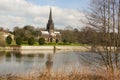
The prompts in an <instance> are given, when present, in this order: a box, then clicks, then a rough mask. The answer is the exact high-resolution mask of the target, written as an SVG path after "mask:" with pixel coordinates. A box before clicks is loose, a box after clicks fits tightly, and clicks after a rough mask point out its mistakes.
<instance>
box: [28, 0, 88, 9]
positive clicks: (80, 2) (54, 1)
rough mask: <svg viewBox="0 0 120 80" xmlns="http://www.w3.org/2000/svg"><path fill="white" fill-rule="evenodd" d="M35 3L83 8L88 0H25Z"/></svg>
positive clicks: (86, 5)
mask: <svg viewBox="0 0 120 80" xmlns="http://www.w3.org/2000/svg"><path fill="white" fill-rule="evenodd" d="M27 1H29V2H32V3H33V4H37V5H42V6H45V5H49V6H58V7H61V8H71V9H85V8H87V7H88V4H89V1H90V0H27Z"/></svg>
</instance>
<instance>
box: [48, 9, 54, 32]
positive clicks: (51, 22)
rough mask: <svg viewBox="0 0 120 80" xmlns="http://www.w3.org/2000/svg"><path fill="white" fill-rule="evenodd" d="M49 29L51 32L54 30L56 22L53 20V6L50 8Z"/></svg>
mask: <svg viewBox="0 0 120 80" xmlns="http://www.w3.org/2000/svg"><path fill="white" fill-rule="evenodd" d="M47 31H48V32H49V33H52V32H54V23H53V20H52V9H51V8H50V13H49V19H48V23H47Z"/></svg>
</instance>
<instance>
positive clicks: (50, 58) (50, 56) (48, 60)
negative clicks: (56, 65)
mask: <svg viewBox="0 0 120 80" xmlns="http://www.w3.org/2000/svg"><path fill="white" fill-rule="evenodd" d="M52 58H53V55H52V54H48V55H47V61H46V69H47V70H48V72H49V73H50V71H51V68H52V65H53V61H52Z"/></svg>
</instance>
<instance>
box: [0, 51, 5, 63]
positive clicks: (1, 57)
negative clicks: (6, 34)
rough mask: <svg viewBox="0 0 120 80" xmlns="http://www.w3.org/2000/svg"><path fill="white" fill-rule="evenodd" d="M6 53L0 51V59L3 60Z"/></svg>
mask: <svg viewBox="0 0 120 80" xmlns="http://www.w3.org/2000/svg"><path fill="white" fill-rule="evenodd" d="M4 53H5V52H0V61H1V60H3V58H4V57H3V56H4Z"/></svg>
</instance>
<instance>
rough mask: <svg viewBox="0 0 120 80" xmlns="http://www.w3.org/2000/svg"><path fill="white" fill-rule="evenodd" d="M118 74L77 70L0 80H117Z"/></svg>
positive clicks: (8, 75)
mask: <svg viewBox="0 0 120 80" xmlns="http://www.w3.org/2000/svg"><path fill="white" fill-rule="evenodd" d="M119 79H120V72H119V71H118V72H116V73H115V74H114V75H111V73H109V72H105V71H104V72H103V71H102V72H101V71H100V72H99V70H97V71H96V72H94V73H93V72H90V71H84V70H83V71H82V72H78V70H73V71H72V72H70V73H65V72H64V71H59V72H52V73H50V72H49V71H43V72H34V71H32V72H30V73H27V74H21V75H12V74H7V75H3V76H0V80H119Z"/></svg>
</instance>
